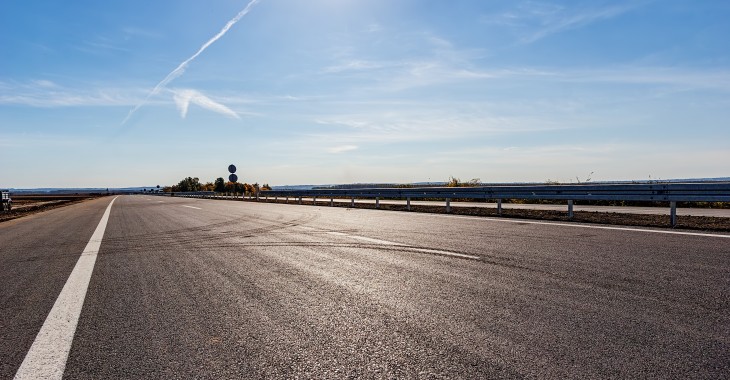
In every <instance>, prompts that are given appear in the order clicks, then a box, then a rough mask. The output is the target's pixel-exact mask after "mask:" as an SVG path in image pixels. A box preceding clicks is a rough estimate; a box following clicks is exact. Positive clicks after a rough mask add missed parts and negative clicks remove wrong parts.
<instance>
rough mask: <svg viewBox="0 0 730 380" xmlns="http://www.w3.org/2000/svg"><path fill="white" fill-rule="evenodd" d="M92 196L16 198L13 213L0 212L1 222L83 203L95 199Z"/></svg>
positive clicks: (14, 198)
mask: <svg viewBox="0 0 730 380" xmlns="http://www.w3.org/2000/svg"><path fill="white" fill-rule="evenodd" d="M95 197H96V196H91V195H70V196H69V195H64V196H58V195H56V196H54V195H42V196H14V197H12V199H13V209H12V210H11V211H0V222H5V221H8V220H12V219H17V218H21V217H23V216H27V215H32V214H36V213H39V212H43V211H47V210H51V209H54V208H58V207H63V206H68V205H70V204H74V203H79V202H83V201H85V200H87V199H91V198H95Z"/></svg>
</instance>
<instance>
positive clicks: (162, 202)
mask: <svg viewBox="0 0 730 380" xmlns="http://www.w3.org/2000/svg"><path fill="white" fill-rule="evenodd" d="M157 203H165V201H157Z"/></svg>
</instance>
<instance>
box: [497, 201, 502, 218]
mask: <svg viewBox="0 0 730 380" xmlns="http://www.w3.org/2000/svg"><path fill="white" fill-rule="evenodd" d="M497 215H502V200H501V199H497Z"/></svg>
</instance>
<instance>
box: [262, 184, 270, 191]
mask: <svg viewBox="0 0 730 380" xmlns="http://www.w3.org/2000/svg"><path fill="white" fill-rule="evenodd" d="M261 190H264V191H266V190H271V186H269V184H268V183H265V184H264V185H263V186H261Z"/></svg>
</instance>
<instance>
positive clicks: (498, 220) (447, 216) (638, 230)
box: [413, 214, 730, 239]
mask: <svg viewBox="0 0 730 380" xmlns="http://www.w3.org/2000/svg"><path fill="white" fill-rule="evenodd" d="M413 215H416V214H413ZM419 216H426V215H419ZM428 216H436V217H439V218H456V219H471V220H488V221H493V222H504V223H521V224H539V225H543V226H560V227H577V228H593V229H597V230H613V231H632V232H650V233H655V234H668V235H685V236H702V237H718V238H726V239H730V235H721V234H710V233H703V232H686V231H662V230H649V229H645V228H632V227H612V226H594V225H588V224H578V223H575V224H573V223H558V222H539V221H532V220H524V219H506V218H485V217H475V216H458V215H438V214H428Z"/></svg>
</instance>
